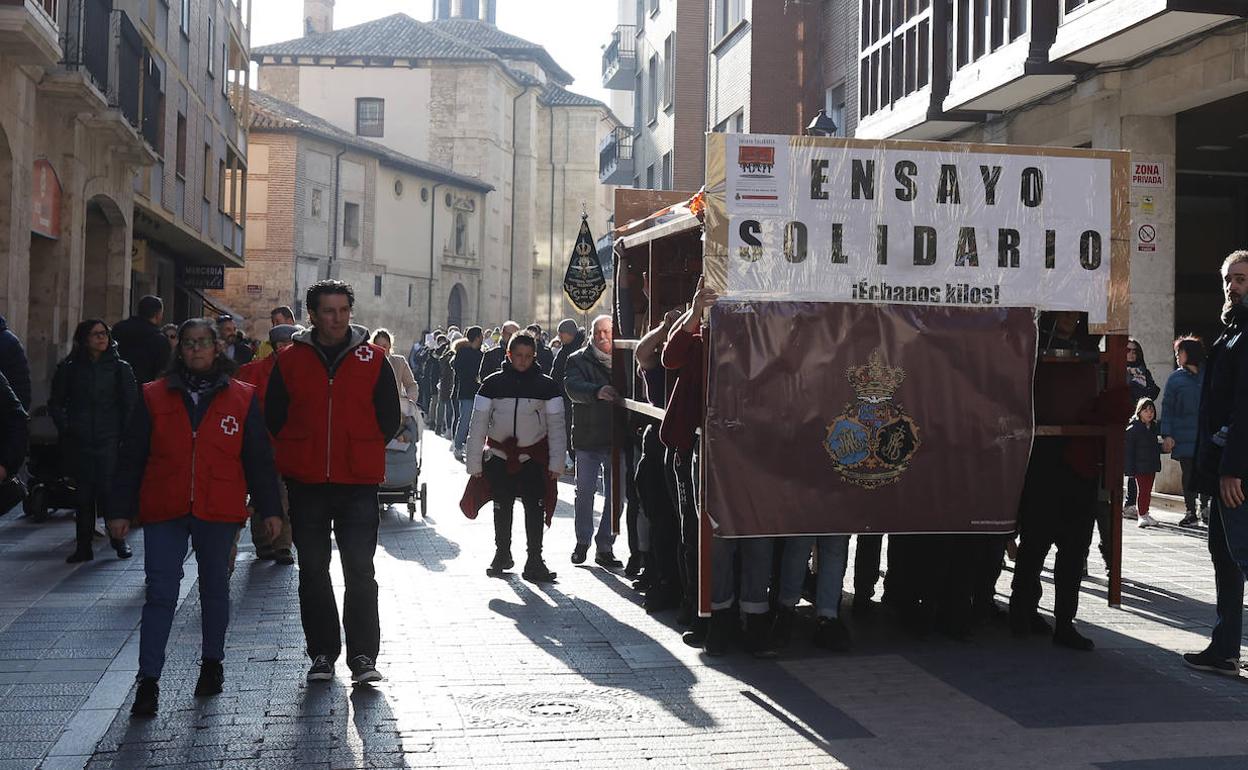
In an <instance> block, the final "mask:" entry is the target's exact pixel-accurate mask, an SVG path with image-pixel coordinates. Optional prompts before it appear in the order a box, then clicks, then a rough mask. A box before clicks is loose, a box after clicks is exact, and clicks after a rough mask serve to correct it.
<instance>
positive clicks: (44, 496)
mask: <svg viewBox="0 0 1248 770" xmlns="http://www.w3.org/2000/svg"><path fill="white" fill-rule="evenodd" d="M22 510H23V511H25V512H26V515H27V516H29V517H31V518H32V519H34V520H35V521H47V520H48V488H47V487H45V486H44V485H42V484H36V485H34V486H33V487H31V488H30V492H29V493H28V494H27V495H26V499H25V500H23V501H22Z"/></svg>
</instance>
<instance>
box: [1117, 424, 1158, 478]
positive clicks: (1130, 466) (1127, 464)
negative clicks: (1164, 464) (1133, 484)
mask: <svg viewBox="0 0 1248 770" xmlns="http://www.w3.org/2000/svg"><path fill="white" fill-rule="evenodd" d="M1160 436H1161V433H1159V432H1158V430H1157V421H1156V420H1154V421H1153V424H1152V426H1151V427H1150V426H1148V425H1145V424H1144V423H1142V422H1140V421H1139V420H1135V419H1133V420H1131V424H1130V425H1128V426H1127V446H1126V457H1125V461H1124V463H1123V466H1122V472H1123V474H1124V475H1126V476H1144V475H1147V474H1149V473H1160V472H1161V444H1160V443H1158V441H1157V439H1158V437H1160Z"/></svg>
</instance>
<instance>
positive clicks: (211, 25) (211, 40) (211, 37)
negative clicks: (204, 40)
mask: <svg viewBox="0 0 1248 770" xmlns="http://www.w3.org/2000/svg"><path fill="white" fill-rule="evenodd" d="M207 51H208V74H209V75H215V74H216V67H215V66H213V61H214V59H215V57H216V55H217V25H216V22H215V21H214V20H213V18H212V17H211V16H209V17H208V46H207Z"/></svg>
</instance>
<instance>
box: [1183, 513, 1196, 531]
mask: <svg viewBox="0 0 1248 770" xmlns="http://www.w3.org/2000/svg"><path fill="white" fill-rule="evenodd" d="M1199 524H1200V517H1199V516H1197V515H1196V514H1194V513H1188V514H1187V515H1186V516H1184V517H1183V518H1182V519H1181V520H1180V521H1179V526H1180V527H1189V528H1192V529H1195V528H1196V527H1197V526H1198V525H1199Z"/></svg>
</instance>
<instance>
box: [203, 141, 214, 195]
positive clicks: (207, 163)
mask: <svg viewBox="0 0 1248 770" xmlns="http://www.w3.org/2000/svg"><path fill="white" fill-rule="evenodd" d="M204 200H206V201H210V200H212V145H211V144H208V143H207V142H205V143H204Z"/></svg>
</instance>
